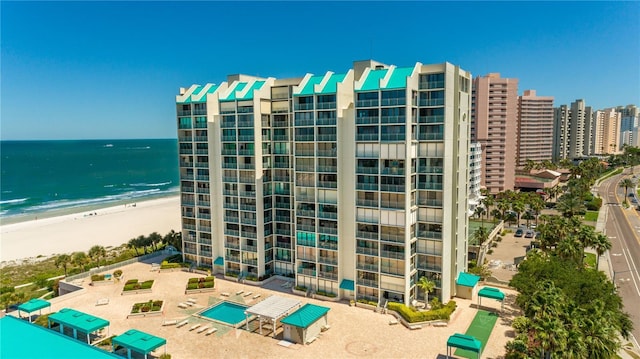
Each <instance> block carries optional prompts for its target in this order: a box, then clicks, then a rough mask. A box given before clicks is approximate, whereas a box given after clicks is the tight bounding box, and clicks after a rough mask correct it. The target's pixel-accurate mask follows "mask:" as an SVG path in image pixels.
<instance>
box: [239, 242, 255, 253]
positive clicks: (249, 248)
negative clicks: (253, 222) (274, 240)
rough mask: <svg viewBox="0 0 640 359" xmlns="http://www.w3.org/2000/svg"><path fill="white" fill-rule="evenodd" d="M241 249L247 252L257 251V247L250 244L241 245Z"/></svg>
mask: <svg viewBox="0 0 640 359" xmlns="http://www.w3.org/2000/svg"><path fill="white" fill-rule="evenodd" d="M242 250H243V251H247V252H257V251H258V247H256V246H250V245H247V244H243V245H242Z"/></svg>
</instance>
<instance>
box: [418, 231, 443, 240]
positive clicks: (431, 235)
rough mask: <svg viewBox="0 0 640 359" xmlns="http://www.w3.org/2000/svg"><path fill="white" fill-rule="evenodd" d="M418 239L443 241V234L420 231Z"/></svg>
mask: <svg viewBox="0 0 640 359" xmlns="http://www.w3.org/2000/svg"><path fill="white" fill-rule="evenodd" d="M418 237H420V238H430V239H442V232H434V231H418Z"/></svg>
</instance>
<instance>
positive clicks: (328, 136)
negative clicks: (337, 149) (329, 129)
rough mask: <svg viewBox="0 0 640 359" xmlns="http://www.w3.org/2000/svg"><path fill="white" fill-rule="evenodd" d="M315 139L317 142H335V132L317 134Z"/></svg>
mask: <svg viewBox="0 0 640 359" xmlns="http://www.w3.org/2000/svg"><path fill="white" fill-rule="evenodd" d="M316 140H317V141H318V142H320V141H329V142H335V141H336V134H335V133H330V134H318V136H317V137H316Z"/></svg>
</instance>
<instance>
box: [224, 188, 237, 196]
mask: <svg viewBox="0 0 640 359" xmlns="http://www.w3.org/2000/svg"><path fill="white" fill-rule="evenodd" d="M222 193H224V195H225V196H237V195H238V191H237V190H234V189H226V188H225V189H224V190H222Z"/></svg>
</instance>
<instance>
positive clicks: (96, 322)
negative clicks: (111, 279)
mask: <svg viewBox="0 0 640 359" xmlns="http://www.w3.org/2000/svg"><path fill="white" fill-rule="evenodd" d="M47 321H48V324H49V328H51V323H58V324H60V332H61V333H62V332H63V331H64V327H68V328H71V329H73V333H74V337H75V338H76V339H77V332H78V331H80V332H82V333H86V334H89V333H93V332H95V331H97V330H100V329H102V328H105V327H108V326H109V321H108V320H105V319H102V318H98V317H94V316H93V315H91V314H87V313H83V312H79V311H77V310H74V309H71V308H63V309H60V311H59V312H57V313H53V314H51V315H50V316H49V317H48V318H47ZM87 341H89V335H87Z"/></svg>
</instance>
